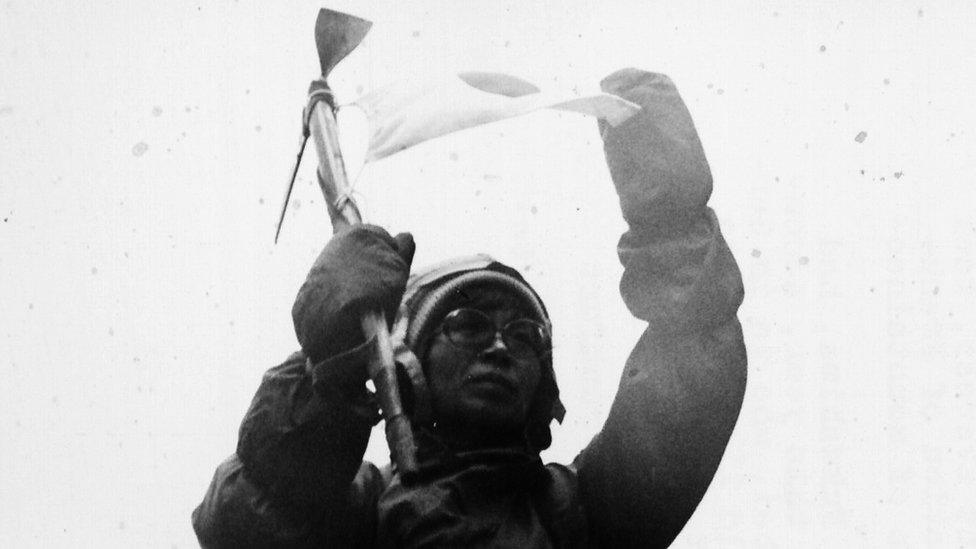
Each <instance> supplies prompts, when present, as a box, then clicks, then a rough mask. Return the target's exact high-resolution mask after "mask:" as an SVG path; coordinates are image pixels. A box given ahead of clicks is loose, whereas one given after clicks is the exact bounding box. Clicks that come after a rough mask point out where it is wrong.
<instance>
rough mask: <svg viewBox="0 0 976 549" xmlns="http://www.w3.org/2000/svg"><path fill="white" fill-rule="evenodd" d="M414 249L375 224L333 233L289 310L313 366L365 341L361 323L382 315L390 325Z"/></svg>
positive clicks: (409, 240)
mask: <svg viewBox="0 0 976 549" xmlns="http://www.w3.org/2000/svg"><path fill="white" fill-rule="evenodd" d="M414 250H415V245H414V242H413V236H412V235H411V234H410V233H400V234H398V235H397V236H396V237H391V236H390V234H389V233H388V232H386V231H385V230H384V229H382V228H381V227H377V226H375V225H355V226H352V227H350V228H348V229H346V230H344V231H342V232H340V233H337V234H336V235H335V236H333V237H332V239H331V240H330V241H329V243H328V244H326V246H325V248H324V249H323V250H322V253H320V254H319V256H318V258H317V259H316V260H315V263H314V264H313V265H312V269H311V270H310V271H309V273H308V277H307V278H306V279H305V283H304V284H302V287H301V289H299V290H298V296H297V297H296V298H295V304H294V306H293V307H292V309H291V316H292V321H293V322H294V324H295V335H296V336H298V343H299V344H300V345H301V346H302V351H304V353H305V356H307V357H308V358H309V359H311V360H312V362H313V363H315V362H319V361H321V360H324V359H326V358H329V357H333V356H335V355H338V354H340V353H342V352H345V351H348V350H350V349H353V348H355V347H357V346H359V345H362V344H363V343H364V342H365V336H364V335H363V329H362V325H361V323H360V322H361V319H362V316H363V314H364V313H365V312H367V311H371V310H382V311H383V313H384V314H385V315H386V319H387V323H388V324H391V325H392V323H393V318H394V316H395V315H396V311H397V308H398V307H399V305H400V299H402V298H403V293H404V291H405V290H406V285H407V277H408V276H409V275H410V263H411V262H412V261H413V253H414Z"/></svg>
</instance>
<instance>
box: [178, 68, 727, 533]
mask: <svg viewBox="0 0 976 549" xmlns="http://www.w3.org/2000/svg"><path fill="white" fill-rule="evenodd" d="M602 85H603V88H604V90H605V91H608V92H610V93H615V94H617V95H620V96H622V97H624V98H625V99H628V100H630V101H633V102H635V103H637V104H639V105H640V106H641V107H642V110H641V112H640V113H638V114H637V115H636V116H635V117H634V118H632V119H630V120H629V121H627V122H625V123H624V124H622V125H620V126H618V127H609V126H607V125H605V124H601V126H600V132H601V136H602V137H603V140H604V149H605V154H606V158H607V163H608V166H609V168H610V173H611V177H612V179H613V183H614V186H615V189H616V191H617V193H618V195H619V198H620V206H621V209H622V212H623V216H624V219H625V220H626V222H627V224H628V230H627V231H626V232H625V233H624V234H623V236H622V237H621V239H620V241H619V245H618V252H619V257H620V260H621V262H622V263H623V266H624V272H623V276H622V279H621V282H620V291H621V295H622V296H623V299H624V301H625V303H626V304H627V306H628V308H629V310H630V311H631V312H632V313H633V314H634V315H635V316H636V317H638V318H640V319H642V320H644V321H646V322H647V329H646V331H645V332H644V334H643V335H642V336H641V338H640V340H639V341H638V342H637V344H636V347H635V348H634V350H633V351H632V353H631V354H630V356H629V358H628V359H627V362H626V364H625V366H624V369H623V374H622V376H621V379H620V385H619V388H618V392H617V394H616V397H615V399H614V402H613V404H612V407H611V411H610V414H609V417H608V418H607V420H606V423H605V424H604V425H603V428H602V429H601V431H600V432H599V434H597V435H596V436H595V437H594V438H593V440H592V441H591V442H590V443H589V444H588V445H587V446H586V447H585V448H584V449H583V450H582V452H581V453H580V454H579V455H578V456H577V457H576V458H575V460H573V462H572V463H570V464H565V465H562V464H552V463H550V464H543V463H542V461H541V459H540V457H539V452H540V451H542V450H544V449H545V448H547V447H548V446H549V444H550V442H551V432H550V425H551V423H552V420H554V419H555V420H561V419H562V414H563V413H564V408H563V405H562V402H561V401H560V398H559V390H558V385H557V383H556V377H555V369H554V367H553V363H552V353H551V349H552V347H551V324H550V319H549V315H548V312H547V311H546V308H545V305H544V304H543V302H542V300H541V299H540V298H539V296H538V294H537V293H536V292H535V291H534V290H533V288H532V287H531V286H530V285H529V284H528V282H526V280H525V279H524V278H523V277H522V276H521V274H519V273H518V272H517V271H516V270H514V269H512V268H510V267H507V266H505V265H503V264H501V263H499V262H497V261H495V260H493V259H492V258H490V257H488V256H484V255H477V256H471V257H468V258H462V259H458V260H453V261H448V262H445V263H442V264H439V265H436V266H434V267H432V268H429V269H426V270H422V271H419V272H415V273H414V274H413V275H412V276H409V277H408V273H409V271H410V264H411V261H412V257H413V250H414V244H413V240H412V238H411V237H410V235H408V234H401V235H398V236H396V237H391V236H390V235H389V234H387V233H386V232H385V231H384V230H382V229H380V228H378V227H369V226H360V227H356V228H353V229H350V230H347V231H344V232H340V233H338V234H336V235H335V236H334V237H333V238H332V240H330V242H329V243H328V244H327V245H326V247H325V249H324V250H323V252H322V253H321V254H320V256H319V257H318V259H317V260H316V262H315V264H314V265H313V267H312V269H311V271H310V273H309V275H308V278H307V280H306V282H305V283H304V284H303V286H302V288H301V289H300V291H299V293H298V297H297V299H296V302H295V306H294V308H293V310H292V313H293V320H294V322H295V329H296V334H297V336H298V340H299V343H300V344H301V348H302V351H301V352H298V353H296V354H294V355H292V356H291V357H290V358H289V359H288V360H286V361H285V362H284V363H283V364H281V365H279V366H277V367H275V368H272V369H271V370H270V371H268V372H267V373H266V374H265V376H264V378H263V380H262V382H261V385H260V387H259V388H258V390H257V394H256V395H255V397H254V400H253V402H252V403H251V406H250V409H249V410H248V412H247V414H246V416H245V418H244V420H243V423H242V425H241V428H240V433H239V441H238V445H237V451H236V453H235V454H234V455H232V456H231V457H230V458H229V459H228V460H226V461H225V462H224V463H222V464H221V465H220V466H219V467H218V468H217V471H216V473H215V475H214V478H213V481H212V483H211V485H210V488H209V490H208V491H207V493H206V496H205V498H204V500H203V502H202V503H201V504H200V505H199V507H197V508H196V510H195V511H194V512H193V526H194V528H195V531H196V533H197V536H198V540H199V541H200V544H201V546H203V547H208V548H218V547H294V548H306V547H461V546H465V547H666V546H668V545H669V544H670V543H671V542H672V541H673V540H674V538H675V537H676V536H677V535H678V533H679V532H680V531H681V529H682V527H683V526H684V524H685V523H686V522H687V520H688V519H689V518H690V516H691V514H692V513H693V511H694V510H695V508H696V506H697V505H698V503H699V501H700V500H701V498H702V497H703V495H704V493H705V490H706V488H707V487H708V485H709V483H710V482H711V479H712V477H713V475H714V474H715V471H716V469H717V468H718V465H719V461H720V460H721V457H722V454H723V452H724V450H725V446H726V444H727V443H728V440H729V437H730V436H731V433H732V430H733V427H734V425H735V422H736V419H737V416H738V413H739V409H740V407H741V404H742V399H743V394H744V391H745V382H746V353H745V346H744V343H743V338H742V331H741V327H740V325H739V322H738V320H737V318H736V311H737V309H738V307H739V305H740V303H741V301H742V298H743V288H742V281H741V276H740V273H739V271H738V267H737V266H736V263H735V260H734V259H733V257H732V254H731V252H730V251H729V248H728V246H727V245H726V243H725V241H724V239H723V237H722V234H721V232H720V230H719V226H718V221H717V219H716V217H715V215H714V213H713V212H712V210H711V209H710V208H708V207H707V205H706V203H707V201H708V198H709V195H710V194H711V188H712V180H711V174H710V171H709V168H708V165H707V162H706V160H705V156H704V153H703V151H702V147H701V144H700V142H699V139H698V136H697V133H696V131H695V128H694V125H693V123H692V121H691V117H690V115H689V113H688V111H687V109H686V107H685V105H684V103H683V102H682V100H681V98H680V96H679V95H678V93H677V90H676V89H675V87H674V85H673V84H672V83H671V81H670V80H669V79H668V78H667V77H666V76H663V75H660V74H654V73H648V72H643V71H638V70H634V69H625V70H622V71H618V72H616V73H614V74H612V75H611V76H609V77H607V78H606V79H605V80H604V81H603V82H602ZM570 260H571V256H569V255H568V254H567V263H568V262H569V261H570ZM368 309H373V310H376V309H381V310H383V311H384V312H385V313H386V314H387V316H388V319H389V320H390V321H391V323H392V326H393V329H392V333H393V339H394V340H395V342H396V356H397V361H398V364H399V365H400V370H399V373H400V377H401V379H400V386H401V392H402V393H403V398H404V405H405V407H406V408H407V410H408V412H409V414H410V417H411V421H412V424H413V426H414V432H415V435H416V438H417V440H418V447H419V450H418V460H419V462H420V471H419V473H418V474H417V475H416V477H415V478H410V479H404V478H402V476H401V475H400V474H399V473H398V471H397V470H396V468H395V467H393V466H390V465H387V466H385V467H382V468H379V467H377V466H376V465H374V464H371V463H368V462H364V461H363V454H364V452H365V449H366V444H367V440H368V438H369V434H370V431H371V428H372V426H373V425H375V424H376V423H377V421H378V419H379V416H378V412H377V408H376V405H375V401H374V398H373V396H372V395H371V394H370V392H369V390H368V389H367V388H366V385H365V382H366V379H367V375H366V361H367V359H368V353H369V349H370V345H371V342H368V341H364V338H363V336H362V334H361V332H360V327H359V321H358V319H359V315H360V314H362V312H363V311H364V310H368ZM580 314H583V315H585V314H586V310H585V309H583V308H581V310H580ZM595 366H597V367H604V366H603V365H595Z"/></svg>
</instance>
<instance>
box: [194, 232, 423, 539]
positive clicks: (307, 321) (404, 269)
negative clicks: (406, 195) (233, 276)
mask: <svg viewBox="0 0 976 549" xmlns="http://www.w3.org/2000/svg"><path fill="white" fill-rule="evenodd" d="M412 255H413V241H412V239H411V238H410V237H409V235H400V236H398V237H397V239H393V238H391V237H390V236H389V235H388V234H386V232H385V231H382V229H379V228H377V227H367V226H358V227H356V228H353V229H350V230H348V231H346V232H344V233H342V234H339V235H337V236H336V237H334V238H333V239H332V240H331V241H330V242H329V244H328V245H327V246H326V248H325V250H323V252H322V254H321V255H320V256H319V258H318V260H316V262H315V265H314V266H313V267H312V270H311V272H310V273H309V275H308V279H307V280H306V281H305V284H304V285H303V286H302V288H301V290H300V291H299V294H298V298H297V299H296V302H295V306H294V308H293V310H292V315H293V317H294V321H295V330H296V333H297V335H298V340H299V342H300V343H301V345H302V349H303V352H301V353H295V354H294V355H292V357H291V358H289V359H288V360H287V361H285V362H284V363H283V364H281V365H280V366H277V367H275V368H272V369H271V370H269V371H268V372H267V373H266V374H265V375H264V377H263V379H262V381H261V385H260V387H258V390H257V393H256V394H255V396H254V399H253V401H252V402H251V406H250V408H249V409H248V411H247V414H246V415H245V417H244V421H243V422H242V423H241V428H240V433H239V437H238V443H237V451H236V453H235V454H234V455H233V456H231V457H230V458H228V459H227V460H226V461H224V463H222V464H221V465H220V466H219V467H218V468H217V471H216V473H215V474H214V478H213V481H212V482H211V484H210V488H209V490H208V491H207V494H206V496H205V497H204V500H203V502H202V503H201V504H200V506H199V507H197V509H196V510H195V511H194V512H193V526H194V529H195V530H196V533H197V537H198V539H199V541H200V544H201V545H202V546H203V547H207V548H218V547H227V548H231V547H233V548H246V547H254V548H258V547H261V548H265V547H279V548H285V547H287V548H295V549H298V548H312V547H335V546H338V547H351V546H361V545H363V546H370V545H371V544H372V539H373V536H374V535H375V514H376V513H375V507H376V500H377V498H378V496H379V493H380V491H381V490H382V488H383V481H382V479H381V476H380V474H379V471H378V470H377V469H376V467H375V466H373V465H372V464H369V463H363V461H362V458H363V453H364V452H365V450H366V444H367V442H368V440H369V434H370V430H371V428H372V426H373V425H375V424H376V422H377V421H378V420H379V415H378V412H377V409H376V406H375V404H374V403H373V402H372V399H371V398H370V396H369V394H368V393H367V391H366V387H365V382H366V379H367V375H366V363H367V360H368V353H369V352H370V351H371V349H372V345H371V343H369V342H364V341H363V336H362V332H361V331H360V330H361V329H360V327H359V315H360V314H361V312H362V311H363V310H370V309H373V308H374V307H378V308H381V309H382V310H385V311H395V310H396V305H397V304H398V303H399V301H400V296H402V295H403V290H404V286H405V284H406V279H407V273H408V272H409V266H410V260H411V258H412ZM306 357H308V358H309V359H307V358H306Z"/></svg>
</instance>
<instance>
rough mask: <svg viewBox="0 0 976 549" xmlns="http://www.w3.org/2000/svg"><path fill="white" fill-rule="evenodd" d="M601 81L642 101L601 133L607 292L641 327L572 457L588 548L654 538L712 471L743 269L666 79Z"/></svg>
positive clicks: (742, 361) (647, 542) (739, 347)
mask: <svg viewBox="0 0 976 549" xmlns="http://www.w3.org/2000/svg"><path fill="white" fill-rule="evenodd" d="M602 84H603V88H604V90H605V91H608V92H611V93H615V94H617V95H620V96H622V97H624V98H625V99H628V100H630V101H633V102H635V103H638V104H639V105H640V106H641V107H642V110H641V112H640V113H638V114H637V115H635V116H634V117H633V118H632V119H630V120H628V121H627V122H625V123H624V124H622V125H620V126H619V127H616V128H612V127H609V126H607V125H605V124H604V125H601V134H602V136H603V140H604V150H605V154H606V158H607V163H608V165H609V168H610V173H611V176H612V178H613V182H614V186H615V188H616V190H617V194H618V195H619V198H620V206H621V209H622V211H623V215H624V218H625V220H626V221H627V224H628V230H627V232H626V233H624V235H623V236H622V237H621V239H620V242H619V248H618V252H619V257H620V260H621V262H622V263H623V266H624V274H623V278H622V279H621V282H620V292H621V294H622V296H623V298H624V301H625V302H626V304H627V307H628V308H629V309H630V311H631V312H632V313H633V314H634V315H635V316H636V317H638V318H640V319H642V320H645V321H647V323H648V326H647V328H646V330H645V332H644V334H643V335H642V337H641V338H640V340H639V341H638V343H637V345H636V347H635V348H634V350H633V351H632V352H631V354H630V357H629V358H628V360H627V363H626V366H625V368H624V371H623V375H622V376H621V380H620V385H619V387H618V391H617V395H616V397H615V399H614V402H613V405H612V407H611V410H610V415H609V417H608V419H607V421H606V423H605V424H604V426H603V429H602V431H601V432H600V434H598V435H597V436H596V437H595V438H594V439H593V441H592V442H591V443H590V444H589V446H588V447H587V448H586V449H585V450H584V451H583V452H582V453H581V454H580V455H579V456H578V457H577V459H576V462H575V465H576V467H577V468H578V472H579V481H580V490H581V493H582V495H583V500H584V505H585V507H586V512H587V518H588V521H589V523H590V526H591V531H592V535H593V537H594V538H595V539H596V540H597V541H598V542H599V544H600V545H601V546H605V547H630V546H640V547H666V546H668V545H669V544H670V543H671V542H672V541H673V540H674V538H675V536H677V535H678V533H679V532H680V531H681V528H682V527H683V526H684V524H685V523H686V522H687V521H688V519H689V518H690V517H691V514H692V513H693V512H694V510H695V507H696V506H697V505H698V502H699V501H700V500H701V498H702V496H703V495H704V493H705V490H706V488H707V487H708V485H709V483H710V482H711V479H712V477H713V475H714V474H715V471H716V469H717V468H718V465H719V461H720V460H721V457H722V454H723V452H724V450H725V446H726V444H727V442H728V440H729V437H730V435H731V433H732V428H733V426H734V425H735V421H736V418H737V416H738V413H739V408H740V407H741V404H742V398H743V394H744V391H745V383H746V353H745V346H744V343H743V339H742V331H741V328H740V325H739V322H738V320H737V319H736V310H737V309H738V307H739V304H740V303H741V302H742V297H743V289H742V279H741V275H740V273H739V270H738V267H737V266H736V264H735V260H734V259H733V257H732V254H731V252H730V251H729V248H728V246H727V245H726V243H725V241H724V239H723V238H722V234H721V232H720V230H719V226H718V221H717V219H716V217H715V214H714V212H713V211H712V210H711V209H710V208H708V207H707V206H706V202H707V201H708V198H709V195H710V194H711V190H712V179H711V174H710V171H709V168H708V164H707V162H706V160H705V156H704V152H703V151H702V147H701V143H700V141H699V139H698V135H697V132H696V131H695V128H694V124H693V123H692V121H691V117H690V115H689V113H688V110H687V109H686V107H685V105H684V103H683V101H682V100H681V98H680V96H679V95H678V92H677V90H676V89H675V87H674V85H673V84H672V83H671V81H670V79H668V77H666V76H663V75H660V74H652V73H647V72H642V71H637V70H634V69H626V70H622V71H619V72H617V73H614V74H613V75H611V76H609V77H607V78H606V79H605V80H604V81H603V83H602Z"/></svg>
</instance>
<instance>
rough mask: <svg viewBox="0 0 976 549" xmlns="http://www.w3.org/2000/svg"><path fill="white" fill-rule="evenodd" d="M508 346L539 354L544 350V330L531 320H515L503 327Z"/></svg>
mask: <svg viewBox="0 0 976 549" xmlns="http://www.w3.org/2000/svg"><path fill="white" fill-rule="evenodd" d="M505 336H506V339H507V340H508V343H509V346H511V347H516V348H520V349H531V350H532V351H535V352H539V351H542V350H544V349H545V346H546V336H545V329H544V328H543V327H542V326H540V325H539V324H537V323H535V322H533V321H531V320H515V321H513V322H510V323H508V325H507V326H505Z"/></svg>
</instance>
